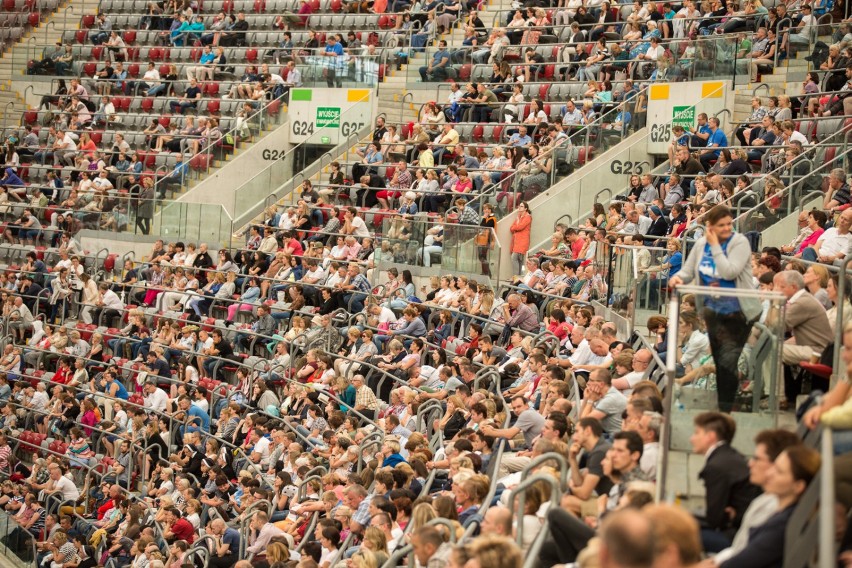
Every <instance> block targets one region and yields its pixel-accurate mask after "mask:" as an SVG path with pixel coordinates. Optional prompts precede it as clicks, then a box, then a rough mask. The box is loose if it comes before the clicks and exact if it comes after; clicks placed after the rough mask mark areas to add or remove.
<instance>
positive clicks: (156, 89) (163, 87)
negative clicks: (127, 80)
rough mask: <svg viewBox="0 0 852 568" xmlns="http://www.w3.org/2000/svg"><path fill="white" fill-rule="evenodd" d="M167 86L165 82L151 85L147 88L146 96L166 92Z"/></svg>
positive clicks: (154, 95)
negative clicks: (154, 85)
mask: <svg viewBox="0 0 852 568" xmlns="http://www.w3.org/2000/svg"><path fill="white" fill-rule="evenodd" d="M167 87H168V85H167V84H166V83H160V84H159V85H157V86H156V87H151V88H150V89H148V96H149V97H156V96H159V95H161V94H163V93H165V92H166V88H167Z"/></svg>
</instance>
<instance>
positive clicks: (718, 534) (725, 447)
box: [690, 412, 759, 552]
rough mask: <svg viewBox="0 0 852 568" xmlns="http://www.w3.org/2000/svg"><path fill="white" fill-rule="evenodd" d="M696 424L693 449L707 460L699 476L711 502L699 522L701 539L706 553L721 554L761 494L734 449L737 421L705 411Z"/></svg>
mask: <svg viewBox="0 0 852 568" xmlns="http://www.w3.org/2000/svg"><path fill="white" fill-rule="evenodd" d="M694 424H695V430H694V433H693V434H692V437H691V438H690V442H691V443H692V449H693V451H694V452H695V453H696V454H701V455H703V456H705V460H706V461H705V464H704V469H702V470H701V472H700V473H699V474H698V476H699V477H700V478H701V479H702V480H703V481H704V486H705V490H706V503H707V507H706V514H705V516H704V518H703V519H699V521H700V522H701V527H702V528H701V537H702V540H703V541H704V550H706V551H708V552H718V551H720V550H722V549H723V548H726V547H728V546H730V545H731V539H732V538H733V536H734V533H735V532H736V530H737V528H739V526H740V523H741V522H742V518H743V514H744V513H745V510H746V509H747V508H748V506H749V504H750V503H751V502H752V500H753V499H754V498H755V497H756V496H757V495H758V492H759V491H758V489H757V487H755V486H754V485H752V484H751V482H750V481H749V470H748V464H747V463H746V459H745V457H743V455H742V454H741V453H739V452H738V451H737V450H735V449H734V448H733V447H731V442H732V441H733V439H734V434H735V433H736V429H737V424H736V422H735V421H734V419H733V418H731V417H730V416H729V415H727V414H722V413H720V412H704V413H702V414H699V415H698V416H696V417H695V420H694Z"/></svg>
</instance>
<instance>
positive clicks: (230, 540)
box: [222, 527, 240, 556]
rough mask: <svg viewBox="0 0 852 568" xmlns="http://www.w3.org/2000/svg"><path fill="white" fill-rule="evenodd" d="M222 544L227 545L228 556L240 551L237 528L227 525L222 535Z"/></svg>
mask: <svg viewBox="0 0 852 568" xmlns="http://www.w3.org/2000/svg"><path fill="white" fill-rule="evenodd" d="M222 544H227V545H228V556H230V555H231V554H239V553H240V533H239V532H237V529H232V528H231V527H228V528H227V529H225V534H223V535H222Z"/></svg>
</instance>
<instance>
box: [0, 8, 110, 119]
mask: <svg viewBox="0 0 852 568" xmlns="http://www.w3.org/2000/svg"><path fill="white" fill-rule="evenodd" d="M99 3H100V2H99V0H68V2H64V3H62V4H60V5H59V8H58V9H57V10H56V11H55V12H53V13H52V14H49V15H44V16H43V18H42V20H41V22H40V24H39V26H38V27H36V28H32V29H30V30H29V31H28V32H26V33H24V35H23V37H21V39H20V40H19V41H18V42H17V43H16V44H15V45H13V46H12V48H11V49H7V50H6V51H5V52H4V53H3V54H2V56H0V123H2V124H3V126H4V127H13V126H17V125H18V123H19V121H20V117H21V113H23V112H24V111H25V110H27V108H29V107H32V106H35V105H37V104H38V100H37V99H38V97H37V96H35V94H34V93H32V92H33V91H46V90H47V89H49V88H50V82H47V81H41V80H39V79H40V78H39V77H38V76H27V75H26V74H25V73H26V68H27V62H28V61H29V60H30V59H34V58H40V57H41V50H42V48H43V47H44V46H48V45H53V44H55V43H56V42H57V41H59V40H60V39H61V38H62V33H63V32H64V31H66V30H76V29H79V27H80V17H81V16H82V15H83V14H94V13H95V12H97V10H98V4H99ZM33 45H38V46H39V48H38V49H34V48H33V47H32V46H33ZM33 83H34V84H35V88H34V89H30V93H27V94H25V92H26V88H27V86H29V85H30V84H33ZM25 97H30V100H26V98H25Z"/></svg>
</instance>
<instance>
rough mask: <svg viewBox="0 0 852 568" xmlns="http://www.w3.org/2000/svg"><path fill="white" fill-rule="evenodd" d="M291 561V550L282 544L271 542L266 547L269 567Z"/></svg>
mask: <svg viewBox="0 0 852 568" xmlns="http://www.w3.org/2000/svg"><path fill="white" fill-rule="evenodd" d="M288 560H290V549H289V548H287V546H286V545H285V544H284V543H282V542H270V543H269V544H268V545H267V546H266V561H267V562H268V563H269V565H270V566H271V565H273V564H275V563H276V562H287V561H288Z"/></svg>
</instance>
